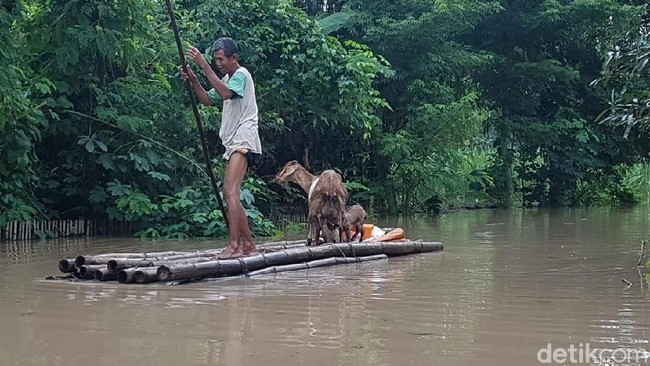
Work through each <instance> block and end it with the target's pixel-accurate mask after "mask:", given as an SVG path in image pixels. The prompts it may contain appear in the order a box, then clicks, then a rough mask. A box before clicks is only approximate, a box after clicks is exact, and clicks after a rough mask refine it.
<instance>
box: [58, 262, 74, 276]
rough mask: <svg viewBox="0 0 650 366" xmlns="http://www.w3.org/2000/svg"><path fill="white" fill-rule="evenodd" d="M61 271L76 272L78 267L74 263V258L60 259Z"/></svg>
mask: <svg viewBox="0 0 650 366" xmlns="http://www.w3.org/2000/svg"><path fill="white" fill-rule="evenodd" d="M59 271H61V272H63V273H74V272H77V271H78V268H77V267H75V265H74V259H61V260H60V261H59Z"/></svg>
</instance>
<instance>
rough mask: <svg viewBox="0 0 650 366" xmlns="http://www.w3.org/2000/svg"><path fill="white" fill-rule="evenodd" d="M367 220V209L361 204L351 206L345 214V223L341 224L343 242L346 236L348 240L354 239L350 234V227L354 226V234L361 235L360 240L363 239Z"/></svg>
mask: <svg viewBox="0 0 650 366" xmlns="http://www.w3.org/2000/svg"><path fill="white" fill-rule="evenodd" d="M364 221H366V210H364V209H363V207H361V205H353V206H350V207H349V208H348V209H347V210H346V211H345V214H344V215H343V225H341V229H340V230H341V242H342V241H343V238H344V237H345V240H346V241H352V240H354V237H351V236H350V231H351V230H350V229H352V228H354V229H355V230H356V232H355V233H354V236H355V237H356V236H357V235H359V242H361V241H362V240H363V232H364V230H363V223H364Z"/></svg>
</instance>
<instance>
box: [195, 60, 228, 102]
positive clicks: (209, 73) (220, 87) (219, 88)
mask: <svg viewBox="0 0 650 366" xmlns="http://www.w3.org/2000/svg"><path fill="white" fill-rule="evenodd" d="M201 70H203V73H204V74H205V76H206V77H207V78H208V81H209V82H210V85H212V87H213V88H214V91H216V92H217V94H219V97H220V98H221V99H222V100H228V99H231V98H232V97H234V96H235V93H233V91H232V90H230V89H228V87H227V86H226V84H224V83H223V81H221V79H219V77H218V76H217V74H215V73H214V70H212V68H211V67H210V65H209V64H208V63H207V62H206V63H205V65H201Z"/></svg>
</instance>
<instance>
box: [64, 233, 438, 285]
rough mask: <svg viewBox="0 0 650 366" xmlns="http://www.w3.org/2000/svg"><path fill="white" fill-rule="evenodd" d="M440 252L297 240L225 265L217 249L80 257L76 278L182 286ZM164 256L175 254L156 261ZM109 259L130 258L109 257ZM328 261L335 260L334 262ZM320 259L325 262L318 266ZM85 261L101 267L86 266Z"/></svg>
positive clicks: (417, 244) (429, 247)
mask: <svg viewBox="0 0 650 366" xmlns="http://www.w3.org/2000/svg"><path fill="white" fill-rule="evenodd" d="M279 243H280V244H279ZM443 248H444V247H443V245H442V243H438V242H422V241H404V242H362V243H339V244H330V245H321V246H316V247H307V246H306V245H304V244H303V242H302V241H300V242H299V243H297V241H296V242H273V243H266V244H262V245H259V246H258V250H260V253H259V254H255V255H250V256H246V257H241V258H237V259H226V260H217V259H215V254H217V253H219V252H221V251H222V249H213V250H207V251H203V252H159V253H110V254H100V255H96V256H92V257H83V260H84V262H86V264H83V265H81V266H79V273H78V274H77V275H76V276H77V277H78V278H95V279H97V280H100V281H101V280H104V281H106V280H111V279H117V280H118V282H120V283H132V282H136V283H149V282H153V281H182V280H190V279H196V278H202V277H219V276H234V275H241V274H244V275H249V276H250V275H251V274H262V273H275V272H278V271H285V270H296V269H305V268H313V267H314V266H322V265H332V264H337V263H354V262H355V261H358V260H359V258H366V257H367V258H373V256H376V255H385V256H389V257H390V256H398V255H405V254H415V253H423V252H431V251H439V250H442V249H443ZM266 250H268V251H266ZM169 253H173V254H175V255H169V256H155V255H159V254H169ZM178 253H183V254H178ZM114 255H120V256H124V255H130V256H132V257H131V258H111V256H114ZM136 256H140V257H136ZM79 257H82V256H79ZM79 257H77V258H76V259H75V260H78V259H79ZM328 258H338V261H337V259H328ZM377 258H379V257H377ZM322 259H328V260H327V261H324V262H322V263H321V262H319V261H320V260H322ZM88 262H100V263H98V264H93V265H89V264H88ZM101 262H106V267H105V268H102V266H101ZM285 266H286V267H285ZM127 267H130V268H127ZM59 269H60V270H61V272H64V273H70V272H72V273H74V272H77V267H75V265H74V264H73V263H72V260H71V259H62V260H61V261H60V262H59ZM136 273H137V276H136Z"/></svg>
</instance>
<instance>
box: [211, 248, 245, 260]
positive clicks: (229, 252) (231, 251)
mask: <svg viewBox="0 0 650 366" xmlns="http://www.w3.org/2000/svg"><path fill="white" fill-rule="evenodd" d="M242 255H243V252H242V250H241V249H240V248H239V246H236V247H234V246H232V245H228V246H227V247H226V249H224V250H223V251H222V252H221V253H219V254H218V255H217V259H231V258H237V257H241V256H242Z"/></svg>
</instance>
